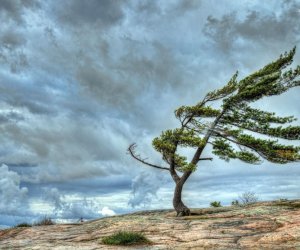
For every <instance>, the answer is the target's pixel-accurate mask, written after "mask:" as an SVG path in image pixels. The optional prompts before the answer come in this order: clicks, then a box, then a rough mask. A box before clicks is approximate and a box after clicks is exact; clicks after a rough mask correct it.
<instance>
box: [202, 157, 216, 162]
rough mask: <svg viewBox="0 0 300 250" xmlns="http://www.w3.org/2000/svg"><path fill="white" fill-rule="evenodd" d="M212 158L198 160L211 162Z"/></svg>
mask: <svg viewBox="0 0 300 250" xmlns="http://www.w3.org/2000/svg"><path fill="white" fill-rule="evenodd" d="M212 160H213V158H212V157H206V158H200V159H199V161H212Z"/></svg>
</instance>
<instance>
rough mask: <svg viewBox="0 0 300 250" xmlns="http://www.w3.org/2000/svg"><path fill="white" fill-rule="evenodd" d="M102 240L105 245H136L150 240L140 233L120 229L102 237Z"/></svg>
mask: <svg viewBox="0 0 300 250" xmlns="http://www.w3.org/2000/svg"><path fill="white" fill-rule="evenodd" d="M102 242H103V243H104V244H106V245H138V244H147V243H148V244H149V243H150V240H148V239H147V238H146V237H145V236H144V235H143V234H141V233H135V232H126V231H120V232H117V233H114V234H113V235H110V236H106V237H104V238H103V239H102Z"/></svg>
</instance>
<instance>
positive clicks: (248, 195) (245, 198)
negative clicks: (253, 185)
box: [239, 191, 258, 205]
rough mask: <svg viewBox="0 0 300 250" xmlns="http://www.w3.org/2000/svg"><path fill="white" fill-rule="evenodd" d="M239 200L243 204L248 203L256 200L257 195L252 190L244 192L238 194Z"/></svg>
mask: <svg viewBox="0 0 300 250" xmlns="http://www.w3.org/2000/svg"><path fill="white" fill-rule="evenodd" d="M239 200H240V201H241V203H242V204H243V205H249V204H252V203H255V202H257V201H258V196H257V195H256V194H255V193H254V192H250V191H249V192H245V193H243V194H242V195H240V196H239Z"/></svg>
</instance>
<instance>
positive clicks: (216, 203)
mask: <svg viewBox="0 0 300 250" xmlns="http://www.w3.org/2000/svg"><path fill="white" fill-rule="evenodd" d="M210 206H211V207H222V205H221V202H220V201H212V202H211V203H210Z"/></svg>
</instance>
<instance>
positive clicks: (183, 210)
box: [173, 181, 191, 216]
mask: <svg viewBox="0 0 300 250" xmlns="http://www.w3.org/2000/svg"><path fill="white" fill-rule="evenodd" d="M183 184H184V182H182V181H178V182H177V183H176V187H175V191H174V197H173V206H174V209H175V211H176V212H177V216H187V215H190V214H191V212H190V209H189V208H188V207H187V206H186V205H184V204H183V202H182V200H181V192H182V187H183Z"/></svg>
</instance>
